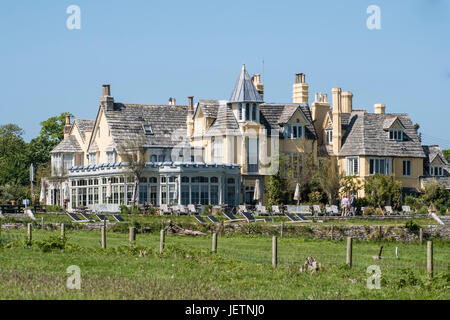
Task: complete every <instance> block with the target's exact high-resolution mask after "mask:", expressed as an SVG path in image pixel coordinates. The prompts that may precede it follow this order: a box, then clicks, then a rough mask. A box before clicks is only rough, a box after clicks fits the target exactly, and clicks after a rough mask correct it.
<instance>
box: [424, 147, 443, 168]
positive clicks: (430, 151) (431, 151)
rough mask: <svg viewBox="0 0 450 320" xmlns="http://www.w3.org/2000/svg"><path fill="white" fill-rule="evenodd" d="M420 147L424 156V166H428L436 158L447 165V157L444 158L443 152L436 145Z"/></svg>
mask: <svg viewBox="0 0 450 320" xmlns="http://www.w3.org/2000/svg"><path fill="white" fill-rule="evenodd" d="M422 148H423V151H424V152H425V156H426V159H425V161H424V166H425V167H426V168H428V167H429V166H430V165H431V163H433V161H434V160H435V159H436V158H439V159H440V161H441V162H442V163H443V164H444V165H446V166H447V165H448V162H447V159H445V157H444V154H443V153H442V151H441V149H440V148H439V146H438V145H431V146H422Z"/></svg>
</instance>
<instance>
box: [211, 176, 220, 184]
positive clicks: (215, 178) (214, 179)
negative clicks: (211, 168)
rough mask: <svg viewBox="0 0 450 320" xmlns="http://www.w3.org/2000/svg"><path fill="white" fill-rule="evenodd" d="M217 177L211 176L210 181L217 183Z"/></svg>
mask: <svg viewBox="0 0 450 320" xmlns="http://www.w3.org/2000/svg"><path fill="white" fill-rule="evenodd" d="M218 182H219V179H218V178H217V177H212V178H211V183H218Z"/></svg>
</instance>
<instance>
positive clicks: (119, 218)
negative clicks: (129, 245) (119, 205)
mask: <svg viewBox="0 0 450 320" xmlns="http://www.w3.org/2000/svg"><path fill="white" fill-rule="evenodd" d="M113 218H114V219H115V220H116V221H117V222H125V220H123V218H122V217H121V216H120V215H118V214H113Z"/></svg>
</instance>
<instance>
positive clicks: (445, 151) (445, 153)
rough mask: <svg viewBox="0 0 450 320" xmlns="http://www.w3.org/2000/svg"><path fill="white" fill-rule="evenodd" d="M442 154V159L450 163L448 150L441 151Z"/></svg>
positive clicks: (449, 151)
mask: <svg viewBox="0 0 450 320" xmlns="http://www.w3.org/2000/svg"><path fill="white" fill-rule="evenodd" d="M442 153H443V154H444V157H445V158H446V159H447V162H449V163H450V149H447V150H442Z"/></svg>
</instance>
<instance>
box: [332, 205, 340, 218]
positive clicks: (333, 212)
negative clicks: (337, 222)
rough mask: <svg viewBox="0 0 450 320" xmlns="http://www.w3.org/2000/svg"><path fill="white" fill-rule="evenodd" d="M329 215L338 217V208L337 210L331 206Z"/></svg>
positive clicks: (336, 207)
mask: <svg viewBox="0 0 450 320" xmlns="http://www.w3.org/2000/svg"><path fill="white" fill-rule="evenodd" d="M331 213H332V214H333V215H336V216H338V215H339V208H338V206H336V205H332V206H331Z"/></svg>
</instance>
